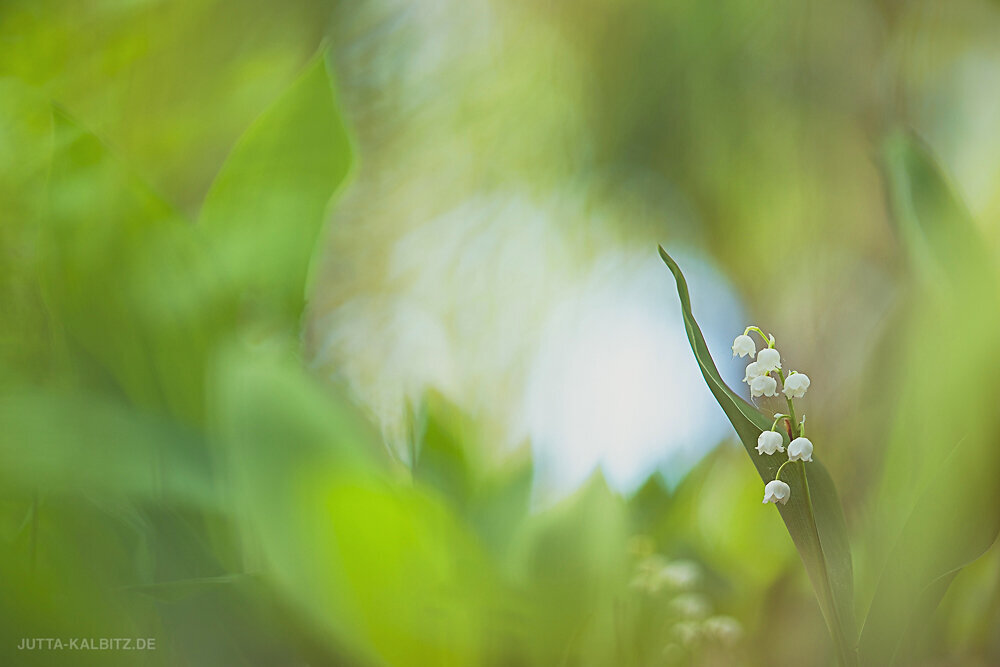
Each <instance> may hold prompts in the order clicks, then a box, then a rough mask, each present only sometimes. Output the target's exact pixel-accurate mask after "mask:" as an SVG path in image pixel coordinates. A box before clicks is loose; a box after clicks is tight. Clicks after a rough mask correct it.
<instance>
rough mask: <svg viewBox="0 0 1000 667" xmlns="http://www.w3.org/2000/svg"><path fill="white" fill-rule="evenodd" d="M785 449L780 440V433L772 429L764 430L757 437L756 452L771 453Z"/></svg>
mask: <svg viewBox="0 0 1000 667" xmlns="http://www.w3.org/2000/svg"><path fill="white" fill-rule="evenodd" d="M783 451H785V448H784V446H782V442H781V434H780V433H776V432H774V431H764V432H763V433H761V434H760V437H758V438H757V453H758V454H767V455H769V456H770V455H771V454H774V453H775V452H783Z"/></svg>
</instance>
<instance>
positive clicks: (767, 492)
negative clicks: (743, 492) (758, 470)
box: [763, 479, 792, 505]
mask: <svg viewBox="0 0 1000 667" xmlns="http://www.w3.org/2000/svg"><path fill="white" fill-rule="evenodd" d="M791 494H792V490H791V489H790V488H789V487H788V485H787V484H785V483H784V482H782V481H781V480H780V479H776V480H773V481H770V482H768V483H767V484H766V485H765V486H764V500H763V502H765V503H774V504H775V505H777V504H778V503H781V504H782V505H784V504H785V503H787V502H788V496H790V495H791Z"/></svg>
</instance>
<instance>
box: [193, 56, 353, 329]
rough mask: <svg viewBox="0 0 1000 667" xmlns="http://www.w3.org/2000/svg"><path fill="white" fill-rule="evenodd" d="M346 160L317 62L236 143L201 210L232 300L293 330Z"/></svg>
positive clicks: (341, 129) (347, 149)
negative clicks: (234, 294)
mask: <svg viewBox="0 0 1000 667" xmlns="http://www.w3.org/2000/svg"><path fill="white" fill-rule="evenodd" d="M351 157H352V149H351V141H350V138H349V136H348V133H347V129H346V127H345V125H344V123H343V120H342V118H341V115H340V111H339V107H338V104H337V100H336V97H335V95H334V90H333V86H332V83H331V78H330V73H329V72H328V70H327V67H326V55H325V53H321V54H320V55H318V56H317V57H316V58H315V59H314V61H313V62H312V64H311V65H310V66H309V67H308V68H307V69H306V71H305V72H304V73H303V74H302V76H301V77H300V78H299V79H298V80H297V81H296V82H295V83H293V84H292V85H291V86H290V87H289V89H288V90H287V91H286V92H285V93H284V94H283V95H282V96H281V97H280V98H279V99H278V100H277V101H276V102H275V103H274V104H273V105H272V106H271V108H270V109H268V110H267V111H265V112H264V114H263V115H261V117H260V118H258V119H257V121H256V122H255V123H254V124H253V125H251V126H250V128H249V129H248V130H247V131H246V133H244V135H243V137H241V138H240V140H239V142H238V143H237V145H236V147H235V148H234V149H233V151H232V153H231V154H230V155H229V157H228V158H227V160H226V162H225V164H224V165H223V167H222V169H221V170H220V172H219V174H218V176H217V177H216V179H215V182H214V183H213V184H212V187H211V189H210V190H209V193H208V195H207V197H206V199H205V203H204V205H203V206H202V210H201V213H200V216H199V225H200V226H201V227H202V229H203V230H204V231H205V234H206V235H207V236H208V237H209V239H210V240H211V241H213V242H214V243H213V249H214V250H215V252H216V253H217V255H218V259H219V260H220V261H221V262H222V264H223V265H224V267H225V269H226V272H227V274H228V276H229V278H230V279H231V280H232V281H233V286H234V287H235V288H236V290H237V291H238V293H240V294H249V295H250V296H251V297H252V298H254V299H255V300H256V301H257V302H258V304H262V305H264V306H265V308H268V309H270V310H272V311H274V312H277V313H278V314H279V315H281V316H283V317H286V318H288V319H290V320H291V321H292V322H294V323H295V324H297V323H298V317H299V315H300V314H301V311H302V307H303V305H304V303H305V290H306V283H307V280H308V275H309V265H310V259H311V258H312V256H313V252H314V249H315V246H316V242H317V240H318V239H319V235H320V230H321V228H322V226H323V222H324V219H325V216H326V210H327V206H328V204H329V203H330V200H331V199H332V197H333V195H334V193H335V192H336V191H337V189H338V188H339V187H340V185H341V183H342V182H343V181H344V179H345V177H346V176H347V173H348V171H349V169H350V166H351Z"/></svg>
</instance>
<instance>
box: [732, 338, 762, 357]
mask: <svg viewBox="0 0 1000 667" xmlns="http://www.w3.org/2000/svg"><path fill="white" fill-rule="evenodd" d="M748 354H749V355H750V358H751V359H753V357H754V355H756V354H757V346H756V345H754V342H753V338H751V337H750V336H748V335H746V334H742V335H740V336H737V337H736V340H734V341H733V356H734V357H736V356H739V357H740V358H741V359H742V358H743V357H745V356H747V355H748Z"/></svg>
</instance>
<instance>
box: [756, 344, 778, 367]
mask: <svg viewBox="0 0 1000 667" xmlns="http://www.w3.org/2000/svg"><path fill="white" fill-rule="evenodd" d="M757 363H758V364H760V367H761V368H762V369H763V370H764V372H765V373H770V372H771V371H777V370H781V355H780V354H779V353H778V351H777V350H776V349H774V348H773V347H768V348H764V349H763V350H761V351H760V352H758V353H757Z"/></svg>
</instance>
